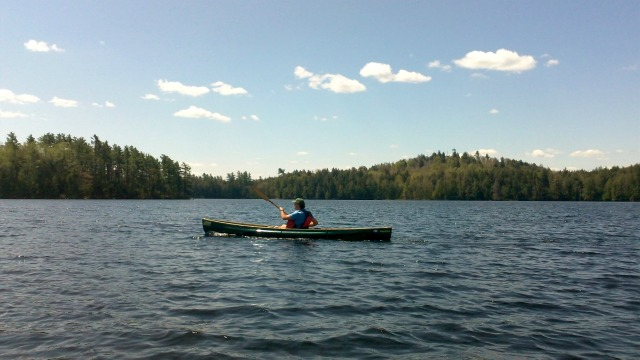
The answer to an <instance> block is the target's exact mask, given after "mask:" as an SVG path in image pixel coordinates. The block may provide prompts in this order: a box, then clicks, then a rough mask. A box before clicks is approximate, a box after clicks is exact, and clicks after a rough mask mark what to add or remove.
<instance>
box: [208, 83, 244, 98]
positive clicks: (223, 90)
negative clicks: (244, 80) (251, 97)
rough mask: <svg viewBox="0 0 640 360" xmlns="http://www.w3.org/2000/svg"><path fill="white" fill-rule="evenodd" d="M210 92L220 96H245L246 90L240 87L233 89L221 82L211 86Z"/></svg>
mask: <svg viewBox="0 0 640 360" xmlns="http://www.w3.org/2000/svg"><path fill="white" fill-rule="evenodd" d="M211 86H212V88H211V89H212V90H213V91H214V92H216V93H218V94H220V95H245V94H247V90H245V89H243V88H241V87H233V86H231V85H229V84H225V83H223V82H222V81H216V82H214V83H213V84H211Z"/></svg>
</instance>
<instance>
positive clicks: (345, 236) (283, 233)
mask: <svg viewBox="0 0 640 360" xmlns="http://www.w3.org/2000/svg"><path fill="white" fill-rule="evenodd" d="M202 228H203V229H204V232H205V234H214V233H220V234H228V235H236V236H251V237H261V238H280V239H328V240H343V241H366V240H370V241H390V240H391V227H374V228H309V229H283V228H279V227H276V226H269V225H258V224H245V223H239V222H232V221H223V220H214V219H208V218H203V219H202Z"/></svg>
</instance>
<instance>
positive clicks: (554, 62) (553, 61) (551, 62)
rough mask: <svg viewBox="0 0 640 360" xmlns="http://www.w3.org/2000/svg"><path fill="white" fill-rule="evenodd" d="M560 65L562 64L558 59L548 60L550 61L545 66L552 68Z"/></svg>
mask: <svg viewBox="0 0 640 360" xmlns="http://www.w3.org/2000/svg"><path fill="white" fill-rule="evenodd" d="M559 64H560V61H559V60H557V59H551V60H548V61H547V62H546V63H545V64H544V66H546V67H552V66H557V65H559Z"/></svg>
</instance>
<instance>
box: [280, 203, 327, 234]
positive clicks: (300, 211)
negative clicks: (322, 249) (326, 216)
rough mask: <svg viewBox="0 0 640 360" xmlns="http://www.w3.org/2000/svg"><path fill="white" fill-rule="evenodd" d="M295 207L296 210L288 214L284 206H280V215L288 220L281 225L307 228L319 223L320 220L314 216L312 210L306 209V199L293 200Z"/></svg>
mask: <svg viewBox="0 0 640 360" xmlns="http://www.w3.org/2000/svg"><path fill="white" fill-rule="evenodd" d="M293 207H294V208H295V211H294V212H292V213H291V214H287V213H286V212H285V211H284V208H283V207H280V217H281V218H282V220H287V223H286V224H283V225H282V226H281V227H283V228H298V229H306V228H309V227H312V226H316V225H318V220H316V218H315V217H313V215H312V214H311V211H309V210H307V209H305V205H304V199H301V198H297V199H295V200H293Z"/></svg>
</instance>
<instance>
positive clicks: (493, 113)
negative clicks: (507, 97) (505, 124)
mask: <svg viewBox="0 0 640 360" xmlns="http://www.w3.org/2000/svg"><path fill="white" fill-rule="evenodd" d="M499 113H500V110H498V109H491V110H489V114H491V115H496V114H499Z"/></svg>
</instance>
